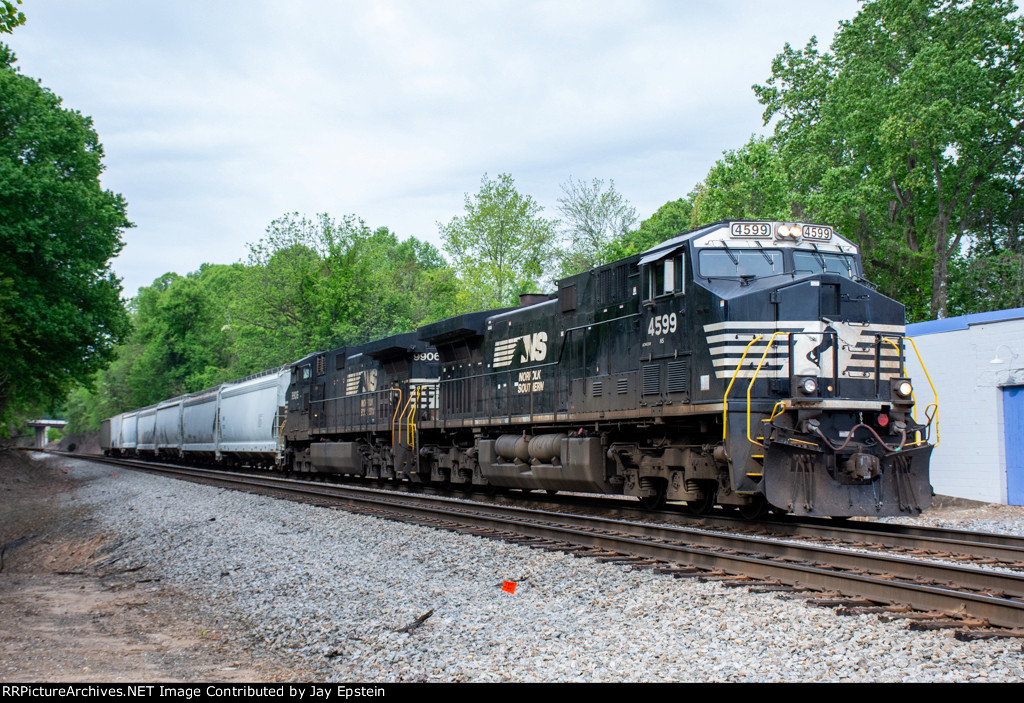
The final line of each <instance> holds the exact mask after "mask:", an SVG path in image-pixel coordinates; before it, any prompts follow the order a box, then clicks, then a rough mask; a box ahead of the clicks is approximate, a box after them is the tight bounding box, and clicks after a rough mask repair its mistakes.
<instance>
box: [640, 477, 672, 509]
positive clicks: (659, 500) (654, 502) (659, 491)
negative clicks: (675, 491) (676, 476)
mask: <svg viewBox="0 0 1024 703" xmlns="http://www.w3.org/2000/svg"><path fill="white" fill-rule="evenodd" d="M667 492H668V483H666V482H665V481H657V487H656V490H655V493H654V495H650V496H645V497H643V498H641V499H640V505H642V506H644V509H645V510H657V509H658V508H660V507H661V506H663V505H664V504H665V494H666V493H667Z"/></svg>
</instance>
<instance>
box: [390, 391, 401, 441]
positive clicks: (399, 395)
mask: <svg viewBox="0 0 1024 703" xmlns="http://www.w3.org/2000/svg"><path fill="white" fill-rule="evenodd" d="M393 390H396V391H398V402H397V403H395V412H394V413H393V414H392V415H391V447H392V448H394V446H395V420H397V419H398V408H400V407H401V406H402V389H401V388H395V389H393ZM399 432H401V428H400V427H399Z"/></svg>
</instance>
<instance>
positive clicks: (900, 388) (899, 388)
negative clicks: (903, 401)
mask: <svg viewBox="0 0 1024 703" xmlns="http://www.w3.org/2000/svg"><path fill="white" fill-rule="evenodd" d="M913 392H914V387H913V386H912V385H910V381H900V382H899V383H897V384H896V393H897V395H899V396H900V397H901V398H909V397H910V396H911V394H912V393H913Z"/></svg>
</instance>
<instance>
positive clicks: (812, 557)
mask: <svg viewBox="0 0 1024 703" xmlns="http://www.w3.org/2000/svg"><path fill="white" fill-rule="evenodd" d="M122 466H124V464H122ZM129 468H133V467H131V466H129ZM134 468H144V469H145V470H155V471H159V472H162V473H169V472H176V473H184V474H186V475H190V476H194V477H200V478H203V479H206V480H214V481H217V482H220V483H225V484H233V485H244V486H250V487H259V488H269V489H275V490H282V491H287V492H291V493H301V494H304V495H311V496H315V497H317V498H326V499H329V500H331V501H338V502H342V503H347V504H349V505H358V506H360V507H368V506H369V507H372V508H374V509H385V510H387V511H389V512H391V513H398V514H400V515H402V516H405V517H407V518H413V519H417V520H422V519H428V520H436V521H443V522H446V523H452V522H456V523H458V524H461V525H470V526H473V527H477V528H484V529H489V530H495V529H497V530H503V531H514V532H515V533H517V534H525V535H529V536H532V537H537V538H542V539H546V540H557V541H562V542H568V543H571V544H578V545H583V546H588V547H597V548H601V549H607V550H610V551H614V552H618V553H622V554H632V555H636V556H642V557H646V558H653V559H658V560H663V561H667V562H675V563H682V564H687V565H689V566H695V567H698V568H702V569H720V570H722V571H725V572H727V573H731V574H736V575H738V576H748V577H757V578H767V579H775V580H778V581H780V582H782V583H785V584H789V585H793V586H799V587H805V588H811V589H825V590H834V591H837V592H839V593H843V594H845V595H847V596H852V597H857V598H865V599H868V600H872V601H878V602H882V603H893V602H901V603H906V604H908V605H910V606H912V607H914V608H919V609H927V610H942V611H946V612H949V613H960V614H966V615H970V616H972V617H975V618H980V619H984V620H987V621H989V622H990V623H991V624H993V625H997V626H1001V627H1022V626H1024V600H1021V599H1020V596H1021V595H1022V594H1024V577H1021V576H1020V575H1017V574H1005V573H1002V572H996V571H988V570H981V569H975V568H968V567H962V566H948V565H941V564H935V563H930V562H924V561H919V560H913V559H904V558H896V557H889V556H879V555H865V554H858V553H854V552H848V551H844V550H838V549H832V548H825V547H816V546H815V547H812V546H806V545H795V544H788V543H779V542H775V541H771V540H769V539H765V538H756V537H750V536H738V535H726V534H722V533H714V532H707V531H703V530H699V529H696V528H687V527H681V526H666V525H655V524H648V523H634V522H629V521H626V520H618V519H609V518H600V517H586V516H572V515H566V514H564V513H554V512H551V511H544V510H536V509H533V508H526V507H521V506H495V505H483V504H479V503H467V502H463V501H457V500H454V499H450V498H443V497H439V496H420V495H415V494H400V495H396V494H394V493H391V492H382V491H377V490H374V489H369V488H362V487H350V486H337V485H331V484H323V483H316V482H309V481H295V480H291V479H283V478H279V477H269V476H251V475H244V474H230V473H225V472H222V471H208V470H198V469H184V470H181V469H180V468H179V467H149V466H147V467H143V466H135V467H134ZM413 501H415V503H414V502H413ZM652 540H655V541H652ZM757 555H761V556H757ZM868 571H873V572H878V573H880V574H881V575H878V576H872V575H870V574H868V573H865V572H868ZM897 577H898V578H897ZM900 579H910V580H900ZM922 580H931V581H933V583H922V582H921V581H922ZM941 582H944V583H941ZM954 584H955V585H954ZM957 587H960V588H970V589H973V591H971V590H967V591H965V590H957ZM980 591H984V592H980Z"/></svg>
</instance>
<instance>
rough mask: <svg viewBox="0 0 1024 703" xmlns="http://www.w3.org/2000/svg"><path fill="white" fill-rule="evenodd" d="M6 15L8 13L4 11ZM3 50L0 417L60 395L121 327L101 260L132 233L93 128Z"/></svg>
mask: <svg viewBox="0 0 1024 703" xmlns="http://www.w3.org/2000/svg"><path fill="white" fill-rule="evenodd" d="M5 9H6V10H10V9H11V8H5ZM14 60H15V59H14V55H13V54H12V53H11V51H10V49H9V48H8V47H6V46H5V45H2V44H0V320H2V325H0V358H2V359H3V370H2V371H0V421H2V422H4V423H5V424H6V422H7V421H8V420H9V419H11V417H12V415H14V414H16V413H19V412H29V411H36V410H37V409H38V406H39V405H46V404H50V405H52V404H53V403H55V402H58V401H59V400H61V399H62V398H63V397H64V396H65V394H66V393H67V391H68V390H69V389H70V388H71V387H72V386H73V385H74V383H75V382H76V381H82V380H85V379H87V378H89V377H90V376H91V375H92V374H93V373H95V372H96V371H97V370H98V369H100V368H102V367H104V366H105V365H106V364H108V363H109V362H110V360H111V359H112V358H113V354H114V352H113V348H114V345H115V344H116V343H118V342H119V341H120V340H121V339H122V338H123V337H124V336H125V334H126V333H127V331H128V317H127V313H126V311H125V309H124V306H123V305H122V303H121V300H120V293H121V286H120V282H119V280H118V279H117V277H116V276H114V274H113V273H112V272H111V270H110V265H109V261H110V259H111V258H112V257H113V256H114V255H115V254H117V252H118V251H120V249H121V246H122V242H121V231H122V230H123V229H124V228H126V227H129V226H131V225H130V223H129V222H128V220H127V217H126V214H125V203H124V200H123V199H122V198H121V196H120V195H117V194H115V193H112V192H110V191H104V190H103V189H102V187H101V186H100V181H99V176H100V173H101V172H102V170H103V165H102V163H101V160H102V157H103V148H102V147H101V146H100V143H99V140H98V138H97V136H96V133H95V131H93V128H92V121H91V120H90V119H89V118H87V117H83V116H82V115H81V114H80V113H78V112H74V111H72V110H66V109H64V108H62V107H61V101H60V98H58V97H57V96H55V95H53V93H51V92H49V91H48V90H46V89H45V88H43V87H42V86H40V85H39V83H38V82H36V81H35V80H33V79H31V78H28V77H27V76H23V75H21V74H20V73H19V72H18V71H17V69H16V68H15V67H14Z"/></svg>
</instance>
